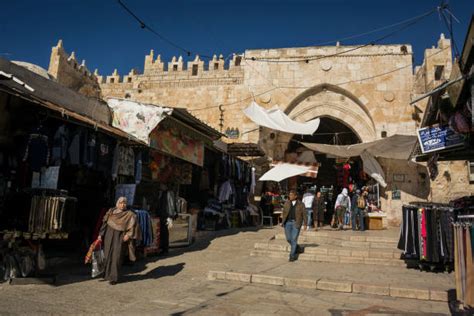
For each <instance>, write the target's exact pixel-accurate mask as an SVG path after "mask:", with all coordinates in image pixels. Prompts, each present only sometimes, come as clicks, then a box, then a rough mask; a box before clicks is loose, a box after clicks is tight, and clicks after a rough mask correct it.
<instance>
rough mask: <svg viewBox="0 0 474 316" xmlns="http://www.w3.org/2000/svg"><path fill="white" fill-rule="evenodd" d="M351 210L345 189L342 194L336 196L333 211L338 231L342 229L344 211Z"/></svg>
mask: <svg viewBox="0 0 474 316" xmlns="http://www.w3.org/2000/svg"><path fill="white" fill-rule="evenodd" d="M350 209H351V200H350V198H349V193H348V192H347V189H346V188H344V189H342V192H341V193H340V194H339V195H338V196H337V199H336V204H334V210H335V211H336V218H337V222H338V227H339V229H340V230H342V229H344V215H345V213H346V211H349V210H350Z"/></svg>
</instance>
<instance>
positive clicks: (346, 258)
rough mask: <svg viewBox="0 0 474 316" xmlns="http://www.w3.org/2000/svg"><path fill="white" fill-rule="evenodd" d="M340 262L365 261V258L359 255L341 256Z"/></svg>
mask: <svg viewBox="0 0 474 316" xmlns="http://www.w3.org/2000/svg"><path fill="white" fill-rule="evenodd" d="M339 262H340V263H364V258H358V257H340V258H339Z"/></svg>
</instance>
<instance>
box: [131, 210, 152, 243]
mask: <svg viewBox="0 0 474 316" xmlns="http://www.w3.org/2000/svg"><path fill="white" fill-rule="evenodd" d="M135 214H137V220H138V225H140V229H141V231H142V241H141V244H142V245H143V246H145V247H149V246H151V245H152V243H153V226H152V223H151V218H150V214H149V213H148V211H145V210H135Z"/></svg>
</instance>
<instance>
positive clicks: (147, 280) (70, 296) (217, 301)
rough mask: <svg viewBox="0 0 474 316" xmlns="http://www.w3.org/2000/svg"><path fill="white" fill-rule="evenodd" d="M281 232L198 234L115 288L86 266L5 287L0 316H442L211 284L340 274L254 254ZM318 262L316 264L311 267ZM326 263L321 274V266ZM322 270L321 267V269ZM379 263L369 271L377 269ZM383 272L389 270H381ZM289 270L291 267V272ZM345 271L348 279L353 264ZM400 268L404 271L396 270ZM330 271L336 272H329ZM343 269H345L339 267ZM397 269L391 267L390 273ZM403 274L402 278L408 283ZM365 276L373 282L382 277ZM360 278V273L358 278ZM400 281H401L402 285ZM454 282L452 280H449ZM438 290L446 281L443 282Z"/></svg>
mask: <svg viewBox="0 0 474 316" xmlns="http://www.w3.org/2000/svg"><path fill="white" fill-rule="evenodd" d="M278 232H280V229H279V228H275V229H261V230H258V231H252V230H249V231H239V230H225V231H218V232H201V233H200V237H199V240H198V242H196V243H195V244H194V245H193V246H192V247H188V248H181V249H172V250H171V253H170V255H169V256H168V257H166V258H161V257H158V258H157V257H153V258H148V259H146V260H142V261H140V262H139V263H137V264H136V266H134V267H126V268H124V271H125V272H126V275H125V276H124V277H123V282H122V283H120V284H118V285H115V286H111V285H109V284H108V283H107V282H101V281H99V280H91V279H90V278H89V277H88V273H89V270H88V268H89V267H84V266H80V267H78V266H72V267H70V268H67V267H63V269H64V270H68V271H67V272H63V273H62V274H61V275H60V276H59V278H58V284H57V285H56V286H50V285H8V284H2V285H0V297H1V300H0V311H1V312H0V313H1V314H66V313H69V314H91V313H92V314H103V313H104V314H105V313H107V314H109V313H113V314H154V315H156V314H158V315H191V314H192V315H267V314H280V315H294V314H312V315H387V314H390V315H394V314H397V315H399V314H402V315H445V314H449V307H448V304H447V303H446V302H434V301H421V300H414V299H402V298H394V297H390V296H375V295H362V294H354V293H339V292H331V291H319V290H314V289H300V288H290V287H281V286H280V287H278V286H271V285H265V284H253V283H250V284H249V283H239V282H228V281H219V280H217V281H210V280H208V279H207V274H208V272H209V271H212V270H220V271H259V273H265V272H267V273H270V272H272V271H273V272H274V273H280V274H284V273H286V271H289V272H290V274H293V275H299V276H300V277H302V278H304V276H305V275H306V274H307V273H313V274H314V271H313V272H311V271H309V270H310V269H311V268H312V267H313V266H314V267H315V268H313V269H316V270H318V269H319V271H320V273H333V274H334V273H336V274H339V273H338V272H337V270H335V269H341V267H338V266H334V265H333V266H332V267H330V266H329V265H328V264H327V263H312V262H295V263H288V262H287V261H286V260H283V259H272V258H264V257H251V256H250V252H251V251H252V248H253V246H254V244H255V242H257V241H262V240H268V239H269V238H271V237H272V236H274V235H275V234H276V233H278ZM311 265H313V266H311ZM323 266H326V270H324V271H323V269H322V267H323ZM317 267H318V268H317ZM373 267H375V266H371V267H370V268H373ZM376 268H377V269H379V270H378V271H379V272H381V273H383V269H384V267H382V266H377V267H376ZM290 269H291V270H290ZM342 269H344V270H345V271H346V273H345V274H344V275H345V276H344V277H345V278H349V275H350V274H349V273H347V271H350V270H351V269H355V268H354V267H353V266H351V265H346V266H344V267H343V268H342ZM398 269H400V268H398ZM331 271H332V272H331ZM341 271H342V270H341ZM391 271H393V270H391ZM403 271H404V272H406V274H407V277H406V279H414V278H420V279H422V280H425V281H428V282H431V283H436V282H443V280H448V281H449V280H450V279H452V278H453V276H452V275H450V274H432V273H426V272H418V271H413V270H407V269H405V270H402V272H403ZM402 272H400V275H399V276H395V277H397V278H403V273H402ZM372 275H373V276H372V277H370V274H369V273H366V274H364V277H366V278H367V279H366V280H365V281H366V282H368V283H370V282H373V281H376V279H377V274H376V273H375V274H372ZM359 277H360V276H359ZM402 281H403V280H402ZM449 282H450V281H449ZM438 285H439V286H440V287H441V284H438Z"/></svg>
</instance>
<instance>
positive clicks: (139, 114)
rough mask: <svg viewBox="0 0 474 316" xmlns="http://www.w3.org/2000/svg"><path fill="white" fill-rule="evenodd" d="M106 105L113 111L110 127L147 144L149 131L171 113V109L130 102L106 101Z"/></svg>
mask: <svg viewBox="0 0 474 316" xmlns="http://www.w3.org/2000/svg"><path fill="white" fill-rule="evenodd" d="M107 104H108V105H109V107H110V108H111V109H112V110H113V121H112V126H114V127H117V128H119V129H121V130H123V131H124V132H127V133H129V134H131V135H133V136H135V137H136V138H138V139H140V140H142V141H144V142H145V143H147V144H149V143H150V142H149V135H150V133H151V131H152V130H153V129H154V128H155V127H156V126H157V125H158V124H159V123H160V122H161V121H162V120H163V119H164V118H166V117H167V116H169V115H171V113H172V112H173V109H171V108H167V107H162V106H157V105H153V104H145V103H138V102H134V101H130V100H119V99H108V100H107Z"/></svg>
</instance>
